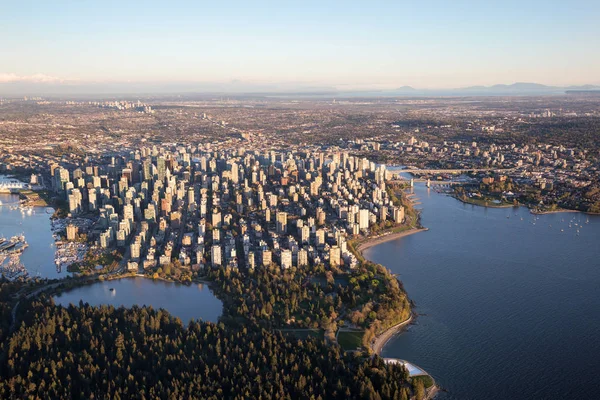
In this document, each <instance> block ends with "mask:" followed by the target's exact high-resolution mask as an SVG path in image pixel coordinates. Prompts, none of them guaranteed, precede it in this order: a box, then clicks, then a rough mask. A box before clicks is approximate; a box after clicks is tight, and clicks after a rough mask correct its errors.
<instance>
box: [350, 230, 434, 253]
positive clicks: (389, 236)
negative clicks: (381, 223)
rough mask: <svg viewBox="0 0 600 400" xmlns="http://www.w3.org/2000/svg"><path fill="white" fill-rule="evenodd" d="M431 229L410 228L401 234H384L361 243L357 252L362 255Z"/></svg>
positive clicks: (357, 247)
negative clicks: (369, 250) (385, 244)
mask: <svg viewBox="0 0 600 400" xmlns="http://www.w3.org/2000/svg"><path fill="white" fill-rule="evenodd" d="M428 230H429V228H410V229H407V230H404V231H401V232H396V233H389V234H385V233H384V234H383V235H381V236H375V237H370V238H367V239H366V240H364V241H363V242H361V243H359V244H358V245H357V246H356V251H358V252H359V253H360V254H361V255H363V254H362V252H363V251H364V250H367V249H369V248H371V247H373V246H377V245H380V244H382V243H385V242H390V241H392V240H396V239H400V238H403V237H405V236H409V235H414V234H415V233H419V232H424V231H428Z"/></svg>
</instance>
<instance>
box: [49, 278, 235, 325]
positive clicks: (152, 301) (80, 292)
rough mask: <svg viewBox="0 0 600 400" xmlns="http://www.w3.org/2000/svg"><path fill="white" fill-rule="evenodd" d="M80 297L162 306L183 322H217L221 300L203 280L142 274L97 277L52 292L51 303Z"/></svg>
mask: <svg viewBox="0 0 600 400" xmlns="http://www.w3.org/2000/svg"><path fill="white" fill-rule="evenodd" d="M111 289H112V290H111ZM80 300H81V301H83V302H84V303H88V304H90V305H92V306H99V305H103V304H106V305H112V306H115V307H120V306H124V307H131V306H133V305H138V306H144V305H146V306H152V307H153V308H155V309H159V308H164V309H165V310H167V311H168V312H169V313H171V314H172V315H173V316H175V317H179V318H180V319H181V320H182V321H183V323H184V324H187V323H188V322H189V321H190V320H192V319H202V320H203V321H210V322H217V321H218V320H219V317H220V316H221V314H222V313H223V304H222V303H221V301H220V300H219V299H217V298H216V297H215V295H214V294H213V293H212V292H211V291H210V289H209V288H208V286H207V285H206V284H202V283H194V284H191V285H186V284H180V283H174V282H167V281H163V280H153V279H149V278H143V277H135V278H122V279H115V280H110V281H98V282H95V283H92V284H90V285H86V286H80V287H77V288H74V289H72V290H69V291H65V292H63V293H61V294H59V295H56V296H54V301H55V303H56V304H60V305H62V306H65V307H66V306H68V305H69V304H74V305H77V304H79V301H80Z"/></svg>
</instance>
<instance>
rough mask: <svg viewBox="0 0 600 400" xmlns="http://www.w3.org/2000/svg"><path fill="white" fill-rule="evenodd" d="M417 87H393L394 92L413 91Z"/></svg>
mask: <svg viewBox="0 0 600 400" xmlns="http://www.w3.org/2000/svg"><path fill="white" fill-rule="evenodd" d="M416 90H417V89H415V88H414V87H412V86H401V87H399V88H398V89H395V90H394V92H415V91H416Z"/></svg>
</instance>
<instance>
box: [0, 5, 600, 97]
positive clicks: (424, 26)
mask: <svg viewBox="0 0 600 400" xmlns="http://www.w3.org/2000/svg"><path fill="white" fill-rule="evenodd" d="M30 5H31V7H25V6H24V5H22V3H20V4H19V5H17V4H16V3H14V4H11V5H8V6H7V7H5V9H4V10H3V14H4V15H5V21H3V24H1V27H0V34H2V35H3V37H5V38H8V39H7V40H6V41H5V46H4V47H3V49H2V50H0V55H2V59H3V65H2V67H0V85H1V86H2V88H3V89H6V88H7V87H11V86H12V87H13V88H14V87H17V86H19V85H21V86H25V87H29V88H42V89H46V90H47V89H48V88H51V89H53V90H56V91H62V90H63V89H64V88H69V87H70V88H73V87H85V86H88V87H94V86H101V85H113V86H114V87H116V88H123V89H124V90H125V91H128V90H129V89H127V88H128V87H131V86H135V85H155V86H157V85H159V86H163V87H168V88H171V89H172V90H171V91H177V87H178V86H183V87H185V86H190V85H192V86H193V85H196V86H197V87H199V88H200V90H210V86H211V85H213V86H215V87H217V88H219V89H216V90H217V91H218V90H220V88H222V87H224V86H227V87H231V88H234V89H232V90H234V91H235V90H239V91H244V90H247V88H251V89H252V90H260V88H266V89H267V90H268V91H285V90H297V89H305V90H306V89H316V90H323V89H334V90H341V91H345V90H390V89H395V88H399V87H402V86H412V87H415V88H419V89H430V90H431V89H451V88H462V87H469V86H474V85H494V84H511V83H514V82H535V83H541V84H546V85H551V86H570V85H583V84H600V77H599V76H598V73H597V71H598V70H600V55H598V53H597V52H594V51H593V50H594V48H595V43H594V42H595V38H597V37H598V35H600V27H599V26H598V25H597V24H596V23H595V21H597V19H598V16H599V15H600V6H598V5H597V4H596V3H593V2H591V1H579V2H577V4H570V5H568V6H567V5H566V4H562V3H558V2H541V1H530V2H527V3H525V4H524V3H522V2H520V3H517V2H509V3H503V5H502V6H499V5H498V6H495V5H480V4H475V3H473V2H460V3H455V4H454V6H453V8H452V9H448V7H447V6H444V5H443V4H442V3H439V2H435V4H429V5H428V7H424V6H419V5H415V4H397V3H390V2H377V3H374V4H371V5H370V7H369V8H365V7H364V6H363V5H362V4H361V3H358V2H344V3H340V2H330V3H328V4H327V5H321V4H316V3H314V4H313V3H312V2H308V3H306V2H304V3H302V4H301V5H284V6H281V5H279V4H276V3H271V2H259V3H254V4H252V5H248V4H244V3H241V2H234V3H232V4H230V6H229V8H226V7H223V6H218V5H214V4H211V5H205V4H195V3H192V2H187V1H179V2H176V3H174V4H172V3H171V4H170V5H169V6H168V7H167V6H165V5H160V4H158V3H154V2H144V3H138V2H132V3H128V4H127V5H122V4H118V7H117V3H115V2H105V3H102V4H101V5H99V4H94V3H89V2H78V3H73V4H71V3H70V2H66V1H59V2H54V3H52V4H45V3H41V4H37V2H32V4H30ZM2 88H0V89H2ZM257 88H258V89H257ZM173 89H174V90H173ZM167 91H169V90H167Z"/></svg>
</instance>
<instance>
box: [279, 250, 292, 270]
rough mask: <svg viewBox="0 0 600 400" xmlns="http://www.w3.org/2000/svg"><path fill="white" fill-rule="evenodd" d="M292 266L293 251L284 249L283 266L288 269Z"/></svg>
mask: <svg viewBox="0 0 600 400" xmlns="http://www.w3.org/2000/svg"><path fill="white" fill-rule="evenodd" d="M291 267H292V251H291V250H282V251H281V268H283V269H288V268H291Z"/></svg>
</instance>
